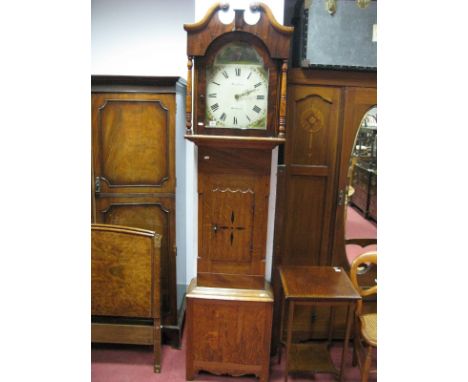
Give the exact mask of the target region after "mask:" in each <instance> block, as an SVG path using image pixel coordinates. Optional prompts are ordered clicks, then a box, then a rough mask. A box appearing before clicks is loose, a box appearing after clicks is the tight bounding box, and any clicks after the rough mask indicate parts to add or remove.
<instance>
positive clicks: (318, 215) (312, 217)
mask: <svg viewBox="0 0 468 382" xmlns="http://www.w3.org/2000/svg"><path fill="white" fill-rule="evenodd" d="M376 77H377V76H376V73H375V72H341V71H327V70H306V69H292V70H290V72H289V76H288V113H287V115H288V120H287V131H288V137H287V140H286V144H285V147H284V152H280V156H279V157H280V164H279V166H278V182H277V201H276V212H275V235H274V253H273V271H272V282H273V286H274V290H275V294H278V293H280V290H279V286H278V285H279V281H278V280H279V277H278V266H280V265H296V266H310V265H333V266H340V267H343V268H344V270H345V271H348V270H349V268H350V260H352V259H353V258H354V257H355V256H357V254H359V253H360V251H365V250H369V249H368V248H369V245H371V246H374V248H375V245H376V241H377V240H376V238H377V236H376V233H377V203H376V200H377V107H376V106H377V78H376ZM370 248H372V247H370ZM353 256H354V257H353ZM364 271H365V272H364V273H366V277H368V276H369V275H370V273H369V270H364ZM374 275H375V273H374ZM278 314H279V307H276V310H275V321H274V329H273V330H274V333H275V334H277V335H275V334H274V335H273V338H274V341H277V339H278V338H280V335H279V334H280V333H279V326H278V322H279V317H278ZM329 315H330V311H329V309H328V308H323V309H322V308H316V309H314V310H312V309H310V308H306V307H300V308H299V307H298V309H297V312H295V317H297V319H295V322H294V326H293V337H294V338H293V340H294V341H301V340H308V339H311V338H326V337H327V335H328V322H329ZM333 326H334V327H333V336H334V337H335V338H342V337H343V335H344V331H345V312H341V311H339V309H337V310H336V315H335V319H334V325H333ZM273 348H275V347H274V345H273Z"/></svg>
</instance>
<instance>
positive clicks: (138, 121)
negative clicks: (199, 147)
mask: <svg viewBox="0 0 468 382" xmlns="http://www.w3.org/2000/svg"><path fill="white" fill-rule="evenodd" d="M173 98H174V97H173V96H169V95H164V94H138V93H137V94H114V93H109V94H95V95H93V100H92V103H93V105H92V107H93V115H92V117H93V121H92V126H93V142H94V143H93V160H94V177H95V180H96V181H97V182H98V183H99V184H98V188H99V191H100V192H112V193H116V192H119V193H121V192H132V193H135V192H172V191H173V189H174V185H175V179H174V176H173V175H172V174H174V149H173V145H171V144H170V142H171V141H173V137H171V134H172V132H173V131H174V128H173V124H174V112H173V110H174V108H175V105H174V99H173Z"/></svg>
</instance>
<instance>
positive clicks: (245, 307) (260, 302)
mask: <svg viewBox="0 0 468 382" xmlns="http://www.w3.org/2000/svg"><path fill="white" fill-rule="evenodd" d="M264 286H265V288H264V289H233V288H211V287H203V286H199V285H197V280H196V279H193V280H192V282H191V283H190V286H189V289H188V292H187V321H186V328H187V357H186V358H187V361H186V379H187V380H193V379H194V378H195V375H196V374H197V373H198V372H199V371H207V372H210V373H213V374H217V375H220V374H229V375H232V376H240V375H246V374H254V375H256V376H257V377H258V378H259V379H260V381H261V382H263V381H264V382H266V381H268V376H269V368H270V340H271V324H272V315H273V292H272V290H271V288H270V285H269V284H268V283H266V282H265V284H264Z"/></svg>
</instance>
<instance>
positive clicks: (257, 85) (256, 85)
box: [254, 82, 262, 88]
mask: <svg viewBox="0 0 468 382" xmlns="http://www.w3.org/2000/svg"><path fill="white" fill-rule="evenodd" d="M261 84H262V83H261V82H259V83H258V84H255V85H254V87H255V88H258V87H259V86H260V85H261Z"/></svg>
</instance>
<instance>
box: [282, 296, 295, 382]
mask: <svg viewBox="0 0 468 382" xmlns="http://www.w3.org/2000/svg"><path fill="white" fill-rule="evenodd" d="M287 303H288V329H287V339H286V355H285V357H284V358H285V363H286V365H285V371H284V382H287V381H288V374H289V362H288V361H289V350H290V348H291V338H292V323H293V318H294V301H288V302H287Z"/></svg>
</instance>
